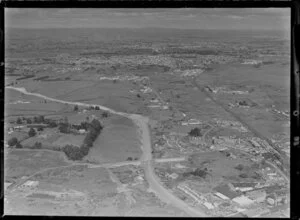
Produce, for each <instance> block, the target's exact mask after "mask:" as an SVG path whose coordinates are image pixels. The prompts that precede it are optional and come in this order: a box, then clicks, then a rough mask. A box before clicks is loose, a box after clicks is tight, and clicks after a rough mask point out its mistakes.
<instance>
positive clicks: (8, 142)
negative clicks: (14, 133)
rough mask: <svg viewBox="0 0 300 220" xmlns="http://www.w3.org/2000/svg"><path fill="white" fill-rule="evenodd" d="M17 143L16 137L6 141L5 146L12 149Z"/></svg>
mask: <svg viewBox="0 0 300 220" xmlns="http://www.w3.org/2000/svg"><path fill="white" fill-rule="evenodd" d="M17 143H18V139H17V138H16V137H12V138H11V139H9V140H8V141H7V144H8V145H9V146H10V147H12V146H15V145H16V144H17Z"/></svg>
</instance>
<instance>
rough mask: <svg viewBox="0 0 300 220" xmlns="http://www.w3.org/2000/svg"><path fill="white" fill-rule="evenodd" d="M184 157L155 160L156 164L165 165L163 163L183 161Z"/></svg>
mask: <svg viewBox="0 0 300 220" xmlns="http://www.w3.org/2000/svg"><path fill="white" fill-rule="evenodd" d="M185 160H186V158H185V157H175V158H159V159H155V162H157V163H165V162H177V161H185Z"/></svg>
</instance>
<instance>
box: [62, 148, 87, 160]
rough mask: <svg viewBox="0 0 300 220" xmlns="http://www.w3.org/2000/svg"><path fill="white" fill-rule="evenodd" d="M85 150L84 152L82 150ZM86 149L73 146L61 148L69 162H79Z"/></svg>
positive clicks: (85, 153)
mask: <svg viewBox="0 0 300 220" xmlns="http://www.w3.org/2000/svg"><path fill="white" fill-rule="evenodd" d="M84 149H85V150H84ZM88 150H89V149H88V148H86V147H83V146H81V147H77V146H73V145H66V146H64V148H63V152H64V153H65V154H66V155H67V157H68V158H69V159H71V160H81V159H82V158H83V157H84V156H85V155H87V153H88Z"/></svg>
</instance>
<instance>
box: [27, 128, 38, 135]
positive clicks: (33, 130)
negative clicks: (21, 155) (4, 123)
mask: <svg viewBox="0 0 300 220" xmlns="http://www.w3.org/2000/svg"><path fill="white" fill-rule="evenodd" d="M28 135H29V137H34V136H35V135H36V131H35V129H34V128H30V129H29V131H28Z"/></svg>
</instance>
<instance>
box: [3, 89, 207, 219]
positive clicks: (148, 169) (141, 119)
mask: <svg viewBox="0 0 300 220" xmlns="http://www.w3.org/2000/svg"><path fill="white" fill-rule="evenodd" d="M6 88H7V89H13V90H16V91H19V92H21V93H23V94H25V95H33V96H36V97H40V98H43V99H47V100H49V101H53V102H58V103H63V104H69V105H78V106H85V107H90V106H94V107H96V106H98V107H99V108H100V109H102V110H105V111H108V112H110V113H113V114H116V115H121V116H124V117H126V118H129V119H131V120H133V122H134V123H135V124H136V125H137V126H138V127H139V128H140V129H141V140H142V143H143V144H142V150H143V155H142V157H141V159H140V160H141V165H142V167H143V169H144V171H145V177H146V180H147V181H148V183H149V187H150V189H151V190H152V191H153V192H155V194H156V195H157V196H158V197H159V198H160V199H161V200H162V201H164V202H166V203H170V204H172V205H174V206H175V207H177V208H179V209H181V210H183V211H184V212H186V213H187V214H189V215H190V216H193V217H206V216H207V215H206V214H205V213H204V211H201V210H199V209H195V208H193V207H191V206H189V205H188V204H187V203H185V202H184V201H182V200H181V199H179V198H177V197H176V196H174V195H173V194H172V193H171V192H170V191H169V190H167V189H166V188H164V186H163V185H162V184H161V182H160V181H159V180H158V178H157V177H156V175H155V173H154V170H153V167H152V162H153V161H152V154H151V149H152V148H151V138H150V131H149V126H148V121H149V118H148V117H145V116H142V115H138V114H128V113H123V112H117V111H115V110H113V109H110V108H107V107H105V106H101V105H97V104H87V103H82V102H75V101H74V102H72V101H64V100H60V99H55V98H51V97H48V96H45V95H42V94H39V93H32V92H28V91H27V90H26V89H25V88H17V87H12V86H7V87H6Z"/></svg>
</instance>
